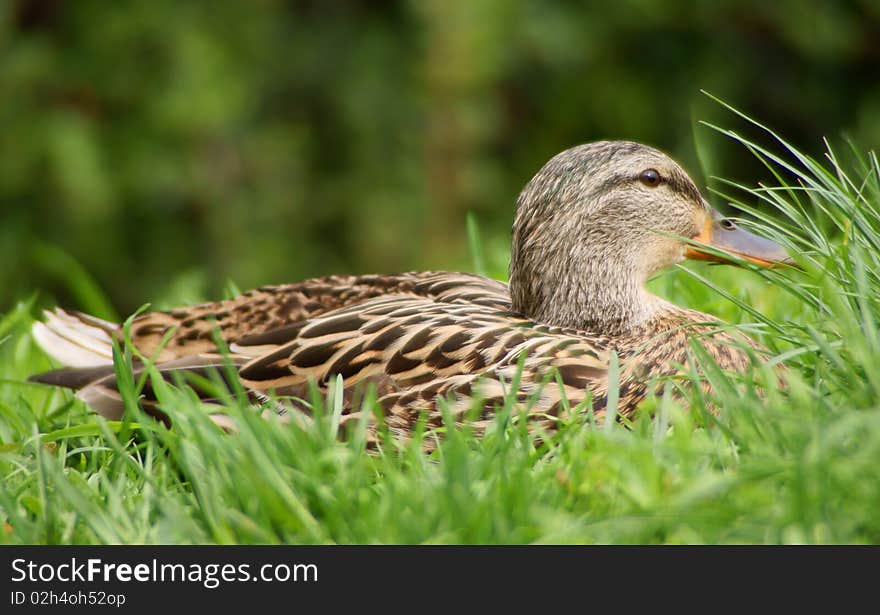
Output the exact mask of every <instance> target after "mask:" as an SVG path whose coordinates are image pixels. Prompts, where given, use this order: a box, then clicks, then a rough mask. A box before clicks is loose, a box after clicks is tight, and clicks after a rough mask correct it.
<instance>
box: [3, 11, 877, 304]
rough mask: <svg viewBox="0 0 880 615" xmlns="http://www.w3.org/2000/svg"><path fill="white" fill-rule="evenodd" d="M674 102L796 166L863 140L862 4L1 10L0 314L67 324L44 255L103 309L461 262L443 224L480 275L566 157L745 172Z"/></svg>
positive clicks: (67, 297) (752, 173) (873, 134)
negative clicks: (20, 304)
mask: <svg viewBox="0 0 880 615" xmlns="http://www.w3.org/2000/svg"><path fill="white" fill-rule="evenodd" d="M700 89H705V90H708V91H710V92H712V93H713V94H715V95H717V96H719V97H721V98H723V99H725V100H726V101H728V102H730V103H731V104H734V105H735V106H737V107H738V108H740V109H742V110H744V111H746V112H748V113H749V114H751V115H752V116H754V117H756V118H758V119H760V120H761V121H763V122H765V123H767V124H769V125H771V126H773V127H774V128H775V129H777V130H779V131H781V132H782V133H784V134H785V135H787V136H788V137H789V138H790V139H791V140H792V141H793V142H794V143H795V144H796V145H798V146H801V147H804V148H805V149H806V150H807V151H810V152H815V153H817V154H818V153H819V152H820V151H821V146H822V144H821V138H822V137H823V136H828V137H830V138H832V139H834V140H839V139H840V138H841V136H842V135H849V136H851V137H852V138H853V139H854V140H855V141H856V142H857V143H858V144H859V145H860V146H862V147H864V148H873V147H875V146H876V144H877V143H878V142H880V2H878V1H876V0H862V1H853V2H800V1H794V0H784V1H778V2H774V1H769V0H762V1H745V2H735V1H730V0H725V1H718V2H684V1H649V0H642V1H628V0H619V1H616V2H593V3H591V2H547V1H544V2H539V1H529V2H516V1H512V0H473V1H460V2H459V1H450V0H445V1H444V0H426V1H411V2H390V1H389V2H376V1H366V0H362V1H360V2H357V1H343V0H323V1H318V0H316V1H312V2H281V1H273V0H253V1H241V2H221V1H214V2H197V1H187V2H180V1H179V0H149V1H142V2H107V1H97V0H96V1H89V0H69V1H64V0H17V1H15V0H12V1H11V0H3V1H0V308H5V307H8V305H10V304H11V303H12V302H13V301H14V300H16V299H17V298H21V297H23V296H25V295H26V294H27V293H30V292H32V291H33V290H34V289H36V288H40V289H43V294H42V301H43V302H44V303H50V302H52V301H54V300H58V301H61V302H63V303H65V304H66V305H69V306H71V307H88V306H84V305H81V304H82V303H83V302H84V301H85V299H84V298H83V296H82V294H81V293H79V294H78V293H77V291H76V286H77V285H76V284H75V283H74V282H73V281H72V280H71V278H70V274H69V271H70V268H69V267H68V266H67V265H68V264H69V263H66V261H65V259H66V257H65V254H66V255H69V256H70V257H72V258H73V259H75V260H76V261H78V262H79V263H81V264H82V265H83V267H84V268H85V270H86V271H88V272H90V273H91V274H92V275H93V276H94V277H95V278H96V280H97V282H98V284H99V285H100V287H101V288H103V289H104V290H105V291H106V293H107V294H108V296H109V298H110V299H111V301H112V302H113V304H114V305H115V306H116V308H117V309H118V310H119V311H120V312H121V313H126V312H128V311H130V310H132V309H134V308H136V307H137V306H139V305H140V304H141V303H143V302H145V301H147V300H155V299H158V300H159V301H160V302H161V301H162V300H163V298H164V300H166V301H171V300H188V299H197V298H199V297H203V296H217V295H219V294H220V293H221V291H222V287H223V284H224V282H225V281H226V280H227V279H232V280H234V281H235V282H236V283H237V284H238V285H240V286H241V287H250V286H254V285H258V284H263V283H270V282H283V281H293V280H296V279H299V278H303V277H307V276H312V275H319V274H325V273H332V272H369V271H392V270H406V269H420V268H447V269H453V268H468V267H470V263H471V259H470V256H469V254H468V250H467V240H466V233H465V231H464V228H465V215H466V212H469V211H472V212H474V213H475V215H476V219H477V220H478V221H479V223H480V226H481V229H482V235H483V236H484V239H485V241H486V243H487V248H488V251H489V253H490V254H491V255H496V256H493V257H492V258H493V259H494V267H493V271H495V272H496V273H498V272H500V271H503V258H504V256H503V255H505V254H506V249H507V243H506V242H507V237H508V229H509V225H510V221H511V217H512V209H513V203H514V200H515V198H516V195H517V193H518V191H519V189H520V188H521V187H522V185H523V184H524V183H525V182H526V181H527V180H528V179H529V177H530V176H531V175H532V174H533V173H534V172H535V171H536V170H537V169H538V168H539V167H540V166H541V165H542V164H543V162H544V161H546V159H548V158H549V157H550V156H552V155H553V154H555V153H557V152H558V151H560V150H562V149H564V148H566V147H568V146H571V145H574V144H577V143H581V142H586V141H591V140H596V139H600V138H626V139H633V140H638V141H644V142H647V143H651V144H654V145H657V146H659V147H661V148H663V149H665V150H667V151H669V152H670V153H671V154H673V156H674V157H676V158H678V159H679V160H680V161H682V162H683V163H684V164H685V165H686V166H687V167H688V168H689V169H690V170H691V171H692V173H693V174H694V176H695V178H696V179H697V181H698V183H699V184H700V185H703V186H705V185H706V184H707V183H710V180H709V179H708V176H709V175H712V174H719V175H723V176H725V177H731V178H736V179H742V180H746V181H748V182H749V183H754V182H755V181H757V180H759V179H761V177H762V170H761V169H760V168H757V167H756V166H755V164H754V161H753V160H751V158H750V157H749V156H748V154H747V153H745V152H743V151H741V150H738V149H736V148H735V147H733V146H732V145H727V144H725V142H724V140H723V138H722V137H720V136H718V135H715V134H713V133H712V132H711V131H709V130H708V129H706V128H704V127H700V126H698V125H697V123H696V122H697V120H709V121H714V122H719V123H722V124H724V125H728V126H729V125H732V124H735V121H734V118H733V116H731V115H729V114H727V113H726V112H724V111H723V110H722V109H721V107H719V106H718V105H717V104H715V103H714V102H712V101H711V100H709V99H708V98H707V97H705V96H703V95H702V94H700ZM714 200H715V201H716V202H718V201H719V200H718V199H717V198H716V199H714ZM59 249H60V250H59ZM60 271H65V272H66V273H65V274H63V275H62V274H60V273H58V272H60ZM92 307H94V306H92Z"/></svg>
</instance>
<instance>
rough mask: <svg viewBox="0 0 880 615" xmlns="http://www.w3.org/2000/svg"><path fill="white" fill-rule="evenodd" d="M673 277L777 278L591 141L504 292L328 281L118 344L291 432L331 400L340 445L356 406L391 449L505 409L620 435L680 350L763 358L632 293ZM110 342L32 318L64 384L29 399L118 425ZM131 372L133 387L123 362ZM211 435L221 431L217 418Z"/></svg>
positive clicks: (752, 250)
mask: <svg viewBox="0 0 880 615" xmlns="http://www.w3.org/2000/svg"><path fill="white" fill-rule="evenodd" d="M685 259H696V260H705V261H714V262H721V263H732V264H738V265H744V264H745V263H752V264H754V265H758V266H762V267H777V266H783V265H791V264H793V261H792V259H791V258H790V257H789V255H788V254H787V252H786V250H785V249H784V248H783V247H782V246H781V245H779V244H777V243H775V242H773V241H771V240H769V239H766V238H763V237H760V236H758V235H755V234H753V233H750V232H748V231H746V230H745V229H743V228H741V227H740V226H738V225H737V224H736V223H735V222H734V221H732V220H730V219H728V218H725V217H724V216H722V215H721V214H720V213H719V212H718V211H717V210H716V209H715V208H713V207H712V206H711V205H710V204H709V203H708V201H707V200H706V199H705V198H704V197H703V196H702V194H701V192H700V190H699V189H698V188H697V186H696V184H695V183H694V181H693V180H692V179H691V178H690V177H689V176H688V174H687V173H686V172H685V170H684V169H683V168H682V167H681V166H680V165H679V164H678V163H676V162H675V161H674V160H673V159H672V158H670V157H669V156H668V155H666V154H664V153H663V152H661V151H660V150H658V149H655V148H653V147H651V146H648V145H644V144H641V143H636V142H631V141H600V142H595V143H588V144H584V145H579V146H576V147H572V148H570V149H567V150H565V151H563V152H561V153H559V154H558V155H556V156H554V157H553V158H552V159H550V160H549V161H548V162H547V163H546V164H545V165H544V166H543V167H542V168H541V169H540V170H539V171H538V172H537V174H535V176H534V177H533V178H532V179H531V180H530V181H529V182H528V183H527V184H526V186H525V187H524V188H523V190H522V192H521V193H520V195H519V197H518V199H517V201H516V206H515V213H514V222H513V228H512V245H511V259H510V268H509V276H508V282H507V283H504V282H501V281H498V280H495V279H490V278H487V277H484V276H480V275H475V274H472V273H465V272H447V271H419V272H407V273H398V274H387V275H328V276H325V277H318V278H313V279H308V280H304V281H300V282H295V283H289V284H282V285H274V286H262V287H259V288H255V289H252V290H249V291H247V292H244V293H242V294H240V295H239V296H236V297H234V298H231V299H226V300H222V301H215V302H209V303H202V304H199V305H193V306H187V307H180V308H177V309H171V310H165V311H150V312H145V313H141V314H139V315H137V316H135V317H133V318H132V319H130V328H129V331H130V342H131V344H132V345H133V347H134V348H135V349H136V351H137V353H136V354H139V355H140V356H142V357H144V358H148V359H149V361H150V362H151V363H152V364H153V365H154V367H155V369H156V371H157V372H158V373H159V374H161V376H162V377H164V378H165V379H166V380H168V381H169V382H179V379H180V377H181V375H187V374H201V375H205V374H207V373H208V372H210V371H211V370H222V369H223V368H224V366H227V367H228V365H230V364H231V365H232V366H233V367H234V369H233V370H232V371H233V376H232V377H234V378H237V379H238V381H239V382H240V385H241V386H242V387H243V388H244V390H246V391H247V392H248V395H249V396H252V400H254V401H255V403H263V404H271V407H272V408H274V410H273V412H274V413H276V414H279V415H282V416H286V417H288V418H289V417H290V416H300V417H303V416H305V417H308V416H309V413H310V412H311V406H310V403H309V402H307V401H305V400H309V399H310V394H311V393H313V392H314V391H315V390H317V391H318V392H320V393H322V394H327V392H328V391H329V390H330V389H331V388H335V390H337V392H338V389H339V388H340V387H341V390H342V398H343V403H342V415H341V417H339V420H340V426H341V427H343V428H344V427H346V426H347V425H351V424H354V423H355V422H357V421H358V420H364V421H365V422H366V423H367V424H368V425H369V427H368V429H369V430H370V434H371V437H375V430H376V424H377V422H379V421H378V420H377V419H376V417H375V416H365V413H367V414H370V413H372V414H375V410H371V409H370V408H369V407H368V406H369V404H364V403H363V399H364V396H365V395H366V393H365V391H368V390H369V391H372V393H371V394H372V395H373V397H374V399H375V401H376V402H377V404H378V408H379V409H380V415H381V416H380V419H381V420H382V421H383V422H384V424H385V425H386V426H387V428H388V429H389V430H390V431H391V433H392V434H394V435H397V436H400V437H407V436H409V435H411V434H412V432H413V430H414V429H415V428H416V426H417V425H418V424H419V423H420V421H421V422H423V424H426V425H427V427H428V428H439V427H441V426H442V425H444V422H445V421H448V420H450V419H449V417H453V419H454V420H455V421H457V422H461V421H464V420H465V418H467V420H468V421H470V423H471V424H473V425H474V427H475V428H477V429H484V428H485V427H486V426H487V425H488V424H489V422H490V421H492V420H493V416H494V415H495V413H496V412H497V409H498V408H499V407H501V406H503V404H504V400H505V399H507V398H508V397H509V396H510V395H511V394H512V395H515V398H516V400H517V402H518V403H520V404H521V406H522V407H523V408H524V409H525V412H526V414H527V416H528V418H529V420H530V424H531V422H533V423H534V424H535V425H538V426H540V427H541V428H545V429H553V426H554V425H555V423H556V421H558V420H559V418H560V416H561V415H562V413H563V412H566V411H570V409H571V408H588V409H589V411H591V412H592V413H593V414H592V416H593V417H594V418H595V420H597V421H602V420H604V419H605V417H606V416H607V415H609V414H610V415H611V416H614V417H615V419H617V420H619V419H621V418H631V417H632V416H633V414H634V413H635V411H636V409H637V407H638V406H639V404H640V402H642V400H644V399H645V398H646V397H647V396H649V395H650V394H652V393H653V392H655V391H656V387H657V385H656V383H657V382H659V381H661V380H662V379H663V378H665V377H670V376H675V375H677V374H681V373H683V372H684V371H685V370H687V369H688V366H689V365H690V364H692V362H693V356H692V354H691V351H690V345H691V344H692V343H695V342H696V343H698V344H701V345H702V347H703V348H704V349H705V351H706V353H707V354H708V356H710V357H711V358H712V359H713V360H714V361H715V362H716V363H717V365H718V367H720V368H721V369H724V370H731V371H738V372H744V371H746V370H748V369H750V368H751V367H752V366H753V365H754V363H753V362H754V360H755V357H756V356H758V355H760V353H761V350H762V348H761V347H760V346H759V345H758V344H757V343H756V342H755V341H753V340H752V339H751V338H749V337H748V336H746V335H744V334H743V333H741V332H739V331H737V330H735V329H734V330H732V329H731V328H730V327H726V326H724V323H722V322H721V321H719V320H718V319H717V318H715V317H713V316H711V315H709V314H705V313H702V312H699V311H696V310H692V309H688V308H684V307H680V306H677V305H675V304H673V303H671V302H669V301H666V300H664V299H662V298H660V297H658V296H656V295H654V294H652V293H651V292H650V291H649V290H648V289H647V288H646V283H647V281H648V280H649V279H650V278H652V277H653V276H655V275H656V274H657V273H658V272H660V271H662V270H664V269H666V268H668V267H671V266H673V265H675V264H677V263H680V262H682V261H684V260H685ZM123 331H124V329H123V326H122V325H120V324H119V323H112V322H108V321H105V320H102V319H99V318H96V317H94V316H90V315H87V314H84V313H79V312H75V311H70V310H63V309H61V308H56V309H55V310H53V311H46V312H45V313H44V318H43V320H39V321H35V322H34V324H33V329H32V333H33V337H34V338H35V339H36V341H37V343H38V344H39V346H40V347H42V349H43V350H44V351H45V353H46V354H47V355H48V356H49V357H51V358H52V359H53V360H54V361H55V362H57V363H59V364H60V365H61V366H62V367H60V368H58V369H54V370H52V371H49V372H44V373H41V374H37V375H35V376H33V377H32V378H31V379H32V380H34V381H36V382H41V383H44V384H49V385H53V386H61V387H66V388H70V389H74V390H76V391H77V393H76V395H77V397H78V398H80V399H81V400H83V401H84V402H85V403H86V404H88V405H89V406H90V407H91V408H93V409H94V410H95V411H97V412H99V413H100V414H102V415H103V416H105V417H107V418H110V419H118V418H120V417H121V416H122V414H123V410H124V408H125V404H124V403H123V399H122V396H121V395H120V393H119V388H118V386H117V381H116V374H115V372H114V366H113V345H114V342H116V343H121V342H122V340H123V338H124V332H123ZM133 367H134V369H135V370H136V371H138V370H142V369H144V366H143V365H140V367H139V364H138V361H137V359H136V360H135V362H134V365H133ZM224 373H226V374H227V376H228V373H229V370H228V369H227V370H226V372H224ZM612 389H614V390H612ZM200 395H201V396H202V397H204V398H205V399H206V400H208V401H210V395H208V394H204V393H200ZM152 396H153V393H152V388H151V387H150V385H149V381H148V382H147V384H146V386H145V387H144V390H143V391H142V392H141V404H142V407H144V408H150V409H151V413H154V415H155V416H159V417H161V416H163V413H162V410H161V408H158V407H157V406H156V404H155V399H154V398H153V397H152ZM270 400H271V401H270ZM609 400H612V402H613V401H614V400H616V407H612V408H609V407H608V406H609ZM475 406H476V410H474V408H475ZM211 416H212V418H214V419H215V422H217V423H218V424H220V425H221V426H224V425H226V426H228V424H227V423H225V421H227V418H224V417H225V415H223V414H222V412H217V413H216V414H214V413H212V414H211Z"/></svg>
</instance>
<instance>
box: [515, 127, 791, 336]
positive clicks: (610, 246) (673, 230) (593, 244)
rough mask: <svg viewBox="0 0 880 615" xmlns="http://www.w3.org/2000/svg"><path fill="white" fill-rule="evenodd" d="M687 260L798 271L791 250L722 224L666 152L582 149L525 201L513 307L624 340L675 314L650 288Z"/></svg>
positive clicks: (535, 184) (612, 144)
mask: <svg viewBox="0 0 880 615" xmlns="http://www.w3.org/2000/svg"><path fill="white" fill-rule="evenodd" d="M700 245H703V246H710V247H709V248H708V249H705V248H703V249H701V248H700ZM719 252H720V253H719ZM686 258H697V259H703V260H715V261H727V262H737V261H742V260H748V261H752V262H754V263H757V264H760V265H765V266H772V265H775V264H779V263H783V262H790V261H789V260H788V255H787V254H786V253H785V250H784V249H783V248H782V247H781V246H779V245H777V244H776V243H774V242H772V241H770V240H768V239H764V238H762V237H758V236H756V235H753V234H751V233H748V232H747V231H745V230H743V229H741V228H738V227H737V226H736V225H735V224H733V223H732V222H731V221H729V220H727V219H725V218H724V217H723V216H721V214H719V213H718V212H717V211H716V210H715V209H713V208H712V207H711V206H710V205H709V204H708V203H707V202H706V200H705V199H704V198H703V197H702V195H701V194H700V191H699V189H698V188H697V187H696V185H695V184H694V182H693V181H692V180H691V179H690V177H688V175H687V173H685V171H684V170H683V169H682V168H681V167H680V166H679V165H678V164H677V163H676V162H675V161H673V160H672V159H671V158H669V157H668V156H666V155H665V154H664V153H662V152H660V151H658V150H656V149H654V148H652V147H648V146H646V145H641V144H639V143H632V142H626V141H602V142H598V143H590V144H587V145H580V146H578V147H574V148H572V149H569V150H566V151H564V152H562V153H561V154H558V155H557V156H555V157H554V158H553V159H551V160H550V161H549V162H548V163H547V164H546V165H544V167H543V168H542V169H541V170H540V171H538V174H537V175H535V177H534V178H532V180H531V181H530V182H529V183H528V184H527V185H526V187H525V188H524V189H523V191H522V193H521V194H520V196H519V199H518V200H517V205H516V219H515V221H514V225H513V246H512V253H511V264H510V292H511V297H512V299H513V307H514V309H515V310H517V311H518V312H520V313H522V314H525V315H526V316H529V317H530V318H532V319H534V320H537V321H540V322H546V323H549V324H555V325H560V326H568V327H575V328H578V329H588V330H597V331H601V332H605V333H609V334H619V333H624V332H626V331H627V330H629V329H632V328H633V327H636V326H638V325H640V324H642V323H644V322H645V321H647V320H648V319H650V318H651V317H652V316H653V315H654V314H656V313H657V311H659V310H662V309H664V308H666V307H668V306H669V304H667V303H665V302H663V301H662V300H660V299H659V298H657V297H655V296H653V295H651V294H650V293H648V292H647V290H645V287H644V285H645V282H647V280H648V278H649V277H651V276H652V275H654V274H655V273H657V272H658V271H660V270H661V269H663V268H665V267H668V266H670V265H673V264H675V263H679V262H681V261H683V260H684V259H686Z"/></svg>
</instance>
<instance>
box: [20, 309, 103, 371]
mask: <svg viewBox="0 0 880 615" xmlns="http://www.w3.org/2000/svg"><path fill="white" fill-rule="evenodd" d="M44 314H45V316H46V321H45V322H35V323H34V326H33V334H34V339H36V340H37V343H38V344H39V345H40V347H41V348H42V349H43V351H45V353H46V354H48V355H49V356H50V357H52V358H53V359H55V360H56V361H58V362H59V363H61V364H62V365H65V366H68V367H97V366H100V365H108V364H110V363H112V362H113V339H112V338H111V336H110V332H111V331H114V330H115V329H117V328H118V325H114V324H113V323H110V322H106V321H103V320H100V319H98V318H94V317H91V316H83V317H80V316H78V315H73V314H68V313H67V312H65V311H64V310H61V309H60V308H57V309H56V310H55V311H54V312H44Z"/></svg>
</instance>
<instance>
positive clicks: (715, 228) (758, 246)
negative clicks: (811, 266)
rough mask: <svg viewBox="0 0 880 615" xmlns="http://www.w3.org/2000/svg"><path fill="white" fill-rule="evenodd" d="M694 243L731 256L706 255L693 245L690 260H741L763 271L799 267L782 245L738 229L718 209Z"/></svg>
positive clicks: (710, 253)
mask: <svg viewBox="0 0 880 615" xmlns="http://www.w3.org/2000/svg"><path fill="white" fill-rule="evenodd" d="M693 240H694V241H695V242H697V243H699V244H703V245H705V246H708V247H710V248H714V249H715V250H717V251H719V252H724V253H727V254H728V255H730V256H729V257H725V255H723V254H718V253H717V252H708V251H703V250H702V249H701V246H699V245H690V246H688V248H687V250H686V251H685V257H686V258H693V259H696V260H704V261H714V262H719V263H734V264H736V259H737V258H740V259H742V260H747V261H750V262H752V263H755V264H756V265H761V266H762V267H778V266H781V265H792V266H797V265H796V264H795V262H794V261H793V260H792V259H791V257H790V256H789V255H788V253H787V252H786V251H785V248H783V247H782V246H780V245H779V244H778V243H776V242H774V241H770V240H769V239H765V238H763V237H758V236H757V235H753V234H752V233H749V232H748V231H746V230H744V229H741V228H739V227H737V226H736V225H735V224H733V222H731V221H730V220H727V219H726V218H724V216H722V215H721V214H720V213H719V212H718V211H717V210H715V209H714V208H713V209H712V210H711V215H710V216H708V217H707V218H706V224H705V226H704V227H703V230H702V231H701V232H700V234H699V235H696V236H695V237H693Z"/></svg>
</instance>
